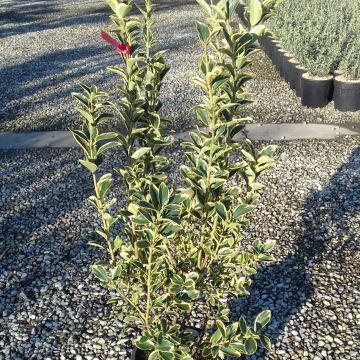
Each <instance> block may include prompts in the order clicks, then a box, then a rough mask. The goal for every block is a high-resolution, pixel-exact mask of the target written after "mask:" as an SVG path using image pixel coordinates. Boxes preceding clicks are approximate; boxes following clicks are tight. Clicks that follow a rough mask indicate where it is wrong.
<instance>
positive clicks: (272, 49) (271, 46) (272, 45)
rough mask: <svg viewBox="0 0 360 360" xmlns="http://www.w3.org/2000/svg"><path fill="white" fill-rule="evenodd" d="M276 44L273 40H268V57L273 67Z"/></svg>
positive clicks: (276, 49)
mask: <svg viewBox="0 0 360 360" xmlns="http://www.w3.org/2000/svg"><path fill="white" fill-rule="evenodd" d="M277 45H278V42H277V41H276V40H275V39H274V38H269V45H268V53H267V54H268V56H269V58H270V60H271V62H272V63H273V64H274V65H275V61H274V58H275V56H276V53H277V51H278V50H279V49H278V46H277Z"/></svg>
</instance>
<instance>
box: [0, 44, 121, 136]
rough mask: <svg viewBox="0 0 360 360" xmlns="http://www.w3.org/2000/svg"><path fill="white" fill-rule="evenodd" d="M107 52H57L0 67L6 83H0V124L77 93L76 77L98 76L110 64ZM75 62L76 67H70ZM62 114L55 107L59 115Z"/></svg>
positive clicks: (84, 49) (93, 49)
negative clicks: (73, 92) (74, 92)
mask: <svg viewBox="0 0 360 360" xmlns="http://www.w3.org/2000/svg"><path fill="white" fill-rule="evenodd" d="M107 50H108V47H107V46H103V47H90V46H84V47H80V48H75V49H67V50H59V51H56V52H52V53H49V54H45V55H42V56H39V57H37V58H34V59H31V60H29V61H26V62H24V63H21V64H17V65H13V66H8V67H5V68H0V79H6V80H7V81H6V82H0V109H2V110H0V122H4V121H6V122H11V121H12V120H14V119H15V118H16V116H17V114H18V113H19V112H21V113H26V112H27V111H28V110H30V109H33V108H34V107H36V106H44V105H46V104H47V105H48V106H51V103H52V102H53V101H55V100H56V101H59V99H64V98H69V99H70V93H71V92H72V91H75V90H78V86H79V82H80V81H79V78H80V77H82V76H86V75H88V74H91V75H92V76H98V75H99V73H100V72H101V71H103V70H104V69H105V68H106V66H108V65H110V64H111V63H112V62H113V61H112V60H113V59H114V57H112V56H109V55H108V53H106V51H107ZM75 62H76V64H77V66H72V63H75ZM79 62H80V63H79ZM107 76H110V73H109V72H106V73H105V74H103V76H102V79H104V78H106V77H107ZM65 85H67V86H65ZM62 115H64V114H62V110H61V109H60V108H59V116H62ZM36 120H37V123H39V124H41V123H42V122H41V121H39V120H38V119H36ZM54 120H55V119H54ZM58 121H61V119H59V120H58ZM62 121H63V120H62ZM55 125H56V120H55ZM55 127H56V126H55ZM34 130H35V129H34ZM39 130H42V129H39Z"/></svg>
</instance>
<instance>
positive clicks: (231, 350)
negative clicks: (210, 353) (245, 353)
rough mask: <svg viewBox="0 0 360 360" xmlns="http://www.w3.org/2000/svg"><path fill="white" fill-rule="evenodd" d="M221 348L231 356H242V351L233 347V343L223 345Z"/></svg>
mask: <svg viewBox="0 0 360 360" xmlns="http://www.w3.org/2000/svg"><path fill="white" fill-rule="evenodd" d="M220 350H221V351H222V352H224V353H225V354H226V355H230V356H236V357H239V356H241V352H239V351H237V350H236V349H235V348H233V347H232V346H231V345H229V346H222V347H221V348H220Z"/></svg>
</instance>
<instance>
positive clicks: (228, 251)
mask: <svg viewBox="0 0 360 360" xmlns="http://www.w3.org/2000/svg"><path fill="white" fill-rule="evenodd" d="M232 252H233V250H232V249H230V248H228V247H225V248H222V249H220V250H219V255H220V256H227V255H231V254H232Z"/></svg>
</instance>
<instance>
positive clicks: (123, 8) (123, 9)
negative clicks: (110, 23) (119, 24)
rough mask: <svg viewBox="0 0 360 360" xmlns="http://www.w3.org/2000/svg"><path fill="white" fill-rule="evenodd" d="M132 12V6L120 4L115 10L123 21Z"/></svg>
mask: <svg viewBox="0 0 360 360" xmlns="http://www.w3.org/2000/svg"><path fill="white" fill-rule="evenodd" d="M130 10H131V5H127V4H125V3H120V4H117V6H116V8H115V13H116V15H117V16H118V17H119V18H121V19H123V18H124V17H125V16H126V15H127V14H128V13H129V11H130Z"/></svg>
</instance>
